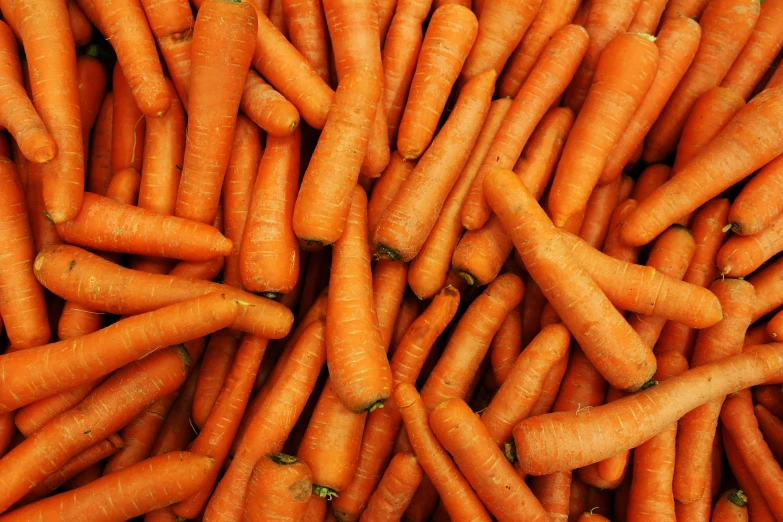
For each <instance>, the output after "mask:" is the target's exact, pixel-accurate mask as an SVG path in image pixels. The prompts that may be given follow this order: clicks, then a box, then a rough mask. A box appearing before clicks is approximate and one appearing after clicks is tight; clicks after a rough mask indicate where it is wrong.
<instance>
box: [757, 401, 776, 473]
mask: <svg viewBox="0 0 783 522" xmlns="http://www.w3.org/2000/svg"><path fill="white" fill-rule="evenodd" d="M753 412H754V413H755V415H756V420H758V423H759V429H760V430H761V433H762V435H764V441H766V443H767V445H768V446H769V449H770V450H771V451H772V454H773V455H774V456H775V459H776V460H777V461H778V462H780V460H781V459H783V420H781V419H780V418H778V417H776V416H775V415H773V414H772V413H770V411H769V410H768V409H766V408H765V407H764V406H762V405H761V404H756V405H755V406H754V407H753Z"/></svg>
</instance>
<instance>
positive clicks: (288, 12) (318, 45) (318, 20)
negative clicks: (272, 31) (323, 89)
mask: <svg viewBox="0 0 783 522" xmlns="http://www.w3.org/2000/svg"><path fill="white" fill-rule="evenodd" d="M282 4H283V18H284V19H285V25H286V28H287V29H288V34H289V37H290V40H291V43H293V44H294V46H295V47H296V48H297V50H298V51H299V52H300V53H302V55H303V56H304V57H305V59H306V60H307V61H308V62H309V63H310V65H312V66H313V68H314V69H315V70H316V71H317V72H318V75H319V76H320V77H321V78H322V79H323V80H324V82H327V83H328V82H329V33H328V31H327V29H326V20H325V19H324V12H323V5H322V4H321V2H319V1H318V0H282Z"/></svg>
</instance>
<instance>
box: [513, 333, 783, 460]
mask: <svg viewBox="0 0 783 522" xmlns="http://www.w3.org/2000/svg"><path fill="white" fill-rule="evenodd" d="M781 349H782V348H781V346H780V345H775V344H770V345H760V346H757V347H754V348H753V349H751V350H747V351H746V352H745V353H742V354H740V355H735V356H733V357H728V358H726V359H723V360H721V361H717V362H713V363H710V364H706V365H704V366H702V367H699V368H695V369H693V370H690V371H688V372H686V373H684V374H682V375H681V376H679V377H674V378H671V379H668V380H666V381H664V382H662V383H660V384H658V385H655V386H653V387H651V388H648V389H647V390H644V391H642V392H639V393H636V394H633V395H630V396H628V397H625V398H623V399H620V400H618V401H615V402H612V403H610V404H607V405H604V406H598V407H596V408H592V409H591V410H589V411H586V412H580V413H579V414H578V415H577V414H575V413H571V412H564V413H553V414H548V415H541V416H539V417H532V418H528V419H526V420H524V421H522V422H521V423H519V424H518V425H517V427H516V428H515V429H514V439H515V442H516V448H517V458H519V459H520V465H521V467H522V470H523V471H526V472H528V473H531V474H535V475H541V474H546V473H552V472H554V471H562V470H567V469H571V468H573V467H579V466H582V465H585V464H589V463H592V462H597V461H598V460H602V459H604V458H606V457H609V456H611V455H614V454H616V453H617V452H618V451H622V450H625V449H630V448H632V447H635V446H638V445H639V444H641V443H642V442H644V441H646V440H649V439H650V438H652V436H654V435H655V434H657V433H660V432H661V431H662V430H663V429H664V428H665V427H666V426H668V425H670V424H671V423H672V422H675V421H676V420H678V419H679V418H681V417H682V416H683V415H685V413H687V412H688V411H690V410H692V409H694V408H696V407H698V406H700V405H702V404H705V403H707V402H709V401H710V400H712V399H714V398H717V397H720V396H722V395H725V394H728V393H733V392H734V391H736V390H740V389H743V388H747V387H748V386H753V385H755V384H757V383H761V382H766V381H768V380H770V379H772V378H775V377H778V376H779V375H780V372H781V369H782V368H783V367H782V366H781V365H782V364H783V358H781V353H783V352H781ZM694 389H701V390H703V391H702V392H700V393H694V391H693V390H694ZM632 411H633V415H635V418H636V419H639V421H629V417H631V416H633V415H632V414H631V412H632ZM641 419H644V420H643V421H641ZM615 423H623V425H624V426H626V428H625V429H617V428H616V425H615ZM631 425H633V428H630V427H629V426H631ZM552 430H556V432H557V435H556V436H554V435H553V433H554V432H553V431H552ZM598 438H600V439H601V440H600V442H599V441H598ZM554 450H556V451H557V453H554Z"/></svg>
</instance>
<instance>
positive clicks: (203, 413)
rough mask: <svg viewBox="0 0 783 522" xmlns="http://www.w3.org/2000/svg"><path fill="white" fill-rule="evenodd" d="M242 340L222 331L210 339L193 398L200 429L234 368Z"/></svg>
mask: <svg viewBox="0 0 783 522" xmlns="http://www.w3.org/2000/svg"><path fill="white" fill-rule="evenodd" d="M241 340H242V339H241V337H239V336H238V335H237V333H236V332H232V331H231V330H220V331H218V332H215V333H214V334H212V336H211V337H210V338H209V343H208V344H207V348H206V351H205V352H204V362H203V364H202V365H201V371H199V374H198V380H197V381H196V392H195V395H194V396H193V424H195V425H196V426H197V427H198V428H199V429H201V428H203V427H204V423H205V422H206V420H207V417H208V416H209V413H210V411H211V410H212V407H213V406H214V405H215V401H216V400H217V398H218V395H219V394H220V390H221V389H222V388H223V383H224V382H225V379H226V376H227V375H228V373H229V371H230V370H231V367H232V366H233V363H234V358H235V357H236V354H237V350H239V344H240V342H241Z"/></svg>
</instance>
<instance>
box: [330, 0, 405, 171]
mask: <svg viewBox="0 0 783 522" xmlns="http://www.w3.org/2000/svg"><path fill="white" fill-rule="evenodd" d="M323 6H324V15H325V16H326V25H327V27H328V28H329V36H330V38H331V42H332V52H333V53H334V65H335V72H336V73H337V79H338V81H339V82H342V81H343V78H344V77H345V75H346V74H349V73H350V72H352V71H355V70H356V69H361V68H364V67H368V68H369V72H370V74H371V75H372V76H374V77H375V78H376V79H377V80H378V82H379V84H380V88H381V93H382V92H383V63H382V58H381V45H380V32H379V31H380V30H379V28H378V6H377V3H376V2H365V1H364V0H324V1H323ZM369 100H372V102H373V106H374V107H375V108H376V113H375V118H374V120H373V121H372V122H371V127H370V134H369V137H368V138H369V139H368V142H367V150H366V153H365V155H364V160H363V162H362V169H361V171H362V174H364V175H366V176H369V177H373V178H376V177H378V176H380V174H381V172H383V169H384V168H386V165H387V164H388V163H389V154H390V152H389V136H388V125H387V123H386V111H385V110H384V107H383V103H382V101H381V98H380V93H379V97H378V99H377V100H376V99H375V96H374V95H372V96H370V97H369V98H368V101H369Z"/></svg>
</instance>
